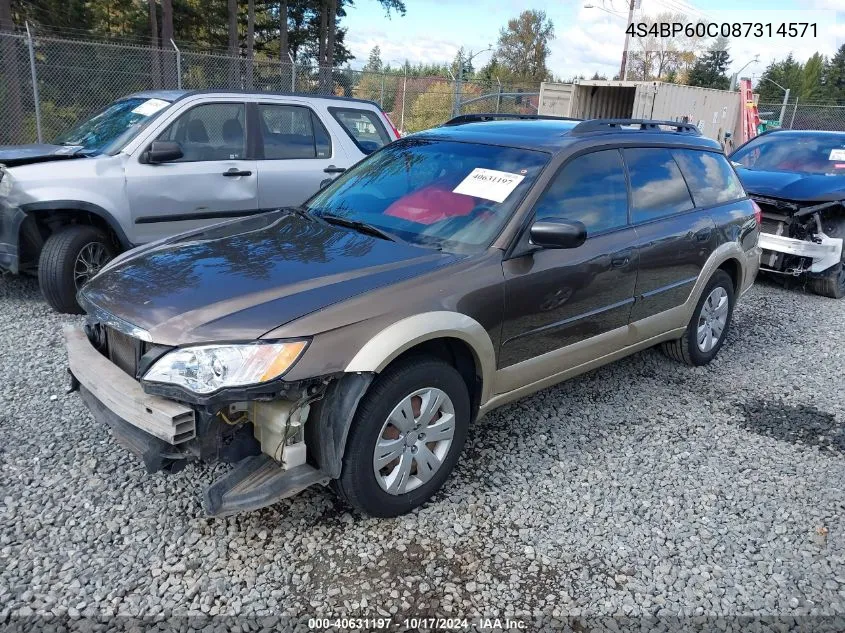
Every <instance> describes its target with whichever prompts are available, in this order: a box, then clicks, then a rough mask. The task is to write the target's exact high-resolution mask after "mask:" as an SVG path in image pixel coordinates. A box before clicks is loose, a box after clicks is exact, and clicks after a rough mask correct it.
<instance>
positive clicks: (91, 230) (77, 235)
mask: <svg viewBox="0 0 845 633" xmlns="http://www.w3.org/2000/svg"><path fill="white" fill-rule="evenodd" d="M114 256H115V252H114V247H113V246H112V245H111V242H110V241H109V239H108V237H107V236H106V234H105V233H103V232H102V231H101V230H100V229H97V228H95V227H93V226H86V225H82V224H74V225H72V226H67V227H65V228H63V229H60V230H58V231H56V232H55V233H53V234H52V235H51V236H50V237H49V238H47V241H46V242H45V243H44V248H42V249H41V256H40V258H39V260H38V284H39V285H40V286H41V293H42V294H43V295H44V298H45V299H46V300H47V303H49V304H50V306H51V307H52V308H53V309H54V310H56V311H58V312H65V313H67V314H82V308H80V307H79V304H78V303H77V302H76V293H77V291H78V290H79V289H80V288H81V287H82V286H83V285H84V284H85V283H86V282H87V281H88V280H89V279H91V278H92V277H93V276H94V275H96V274H97V273H98V272H100V269H101V268H102V267H103V266H105V265H106V263H108V262H109V261H110V260H111V259H112V258H113V257H114Z"/></svg>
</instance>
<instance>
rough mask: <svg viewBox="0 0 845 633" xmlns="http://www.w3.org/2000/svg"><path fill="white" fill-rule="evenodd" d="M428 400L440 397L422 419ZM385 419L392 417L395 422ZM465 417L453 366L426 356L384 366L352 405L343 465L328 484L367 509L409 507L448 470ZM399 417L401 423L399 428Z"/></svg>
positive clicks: (466, 403) (381, 511)
mask: <svg viewBox="0 0 845 633" xmlns="http://www.w3.org/2000/svg"><path fill="white" fill-rule="evenodd" d="M418 394H419V395H418ZM409 399H410V402H412V403H413V404H412V406H409V407H408V409H407V411H406V410H404V409H403V408H402V407H403V403H407V402H409ZM428 402H432V403H435V402H438V403H442V404H439V405H434V404H433V405H432V406H431V407H430V408H428V410H430V411H431V412H432V413H431V416H429V418H428V419H426V418H425V411H426V410H427V409H426V404H427V403H428ZM406 413H407V414H406ZM392 420H398V423H397V425H393V424H392V423H391V421H392ZM469 421H470V399H469V393H468V392H467V387H466V384H465V383H464V380H463V378H461V375H460V374H459V373H458V371H457V370H456V369H455V368H454V367H452V366H451V365H449V364H447V363H445V362H443V361H441V360H437V359H435V358H431V357H428V356H416V357H413V358H409V359H407V360H405V361H401V362H400V363H397V364H396V365H394V366H392V367H388V368H387V369H386V370H385V371H384V372H383V373H382V374H381V375H379V376H378V378H376V380H375V382H374V383H373V385H372V386H371V387H370V389H369V390H368V391H367V393H366V394H365V395H364V397H363V398H362V399H361V403H360V404H359V405H358V410H357V411H356V413H355V418H354V419H353V421H352V428H351V429H350V430H349V438H348V440H347V443H346V450H345V452H344V456H343V470H342V472H341V475H340V478H339V479H337V480H336V481H335V482H333V487H334V489H335V491H336V492H337V493H338V494H339V495H340V496H341V497H342V498H344V499H345V500H346V501H347V502H348V503H349V504H350V505H351V506H353V507H354V508H356V509H357V510H360V511H361V512H364V513H366V514H369V515H371V516H377V517H395V516H398V515H400V514H405V513H406V512H410V511H411V510H413V509H414V508H416V507H418V506H420V505H422V504H423V503H425V502H426V501H428V499H429V498H431V496H432V495H433V494H434V493H435V492H437V491H438V490H439V489H440V487H441V486H442V485H443V483H444V482H445V481H446V479H447V478H448V477H449V473H450V472H451V471H452V469H453V468H454V466H455V463H456V462H457V461H458V457H459V456H460V454H461V450H462V448H463V445H464V441H465V440H466V435H467V430H468V428H469ZM406 422H407V429H406V430H402V429H401V428H400V427H404V426H406V424H405V423H406ZM449 427H451V428H449ZM425 433H427V435H425ZM434 438H437V439H436V440H435V439H434ZM423 440H424V441H423ZM433 458H436V459H433ZM377 460H378V464H379V466H380V468H379V470H378V471H377V470H376V467H377ZM406 460H407V468H406V469H405V470H404V471H403V470H402V468H403V465H404V464H405V463H406ZM382 462H383V465H381V464H382ZM438 462H439V465H438ZM394 486H395V487H394ZM391 488H393V489H392V491H391Z"/></svg>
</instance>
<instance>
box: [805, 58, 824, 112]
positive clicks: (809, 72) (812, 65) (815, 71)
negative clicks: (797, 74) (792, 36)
mask: <svg viewBox="0 0 845 633" xmlns="http://www.w3.org/2000/svg"><path fill="white" fill-rule="evenodd" d="M826 61H827V60H825V58H824V56H823V55H821V54H819V53H815V54H814V55H813V56H812V57H810V59H808V60H807V63H806V64H804V70H803V72H802V73H801V91H800V93H799V94H800V99H801V101H804V102H809V103H817V102H818V101H819V100H821V99H823V98H824V96H825V94H824V93H825V87H824V85H822V81H823V79H824V70H825V67H826Z"/></svg>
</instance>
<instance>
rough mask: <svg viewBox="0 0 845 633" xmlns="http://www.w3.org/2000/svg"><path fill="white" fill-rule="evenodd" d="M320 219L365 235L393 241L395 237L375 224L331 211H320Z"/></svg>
mask: <svg viewBox="0 0 845 633" xmlns="http://www.w3.org/2000/svg"><path fill="white" fill-rule="evenodd" d="M317 217H319V218H320V219H321V220H325V221H326V222H328V223H329V224H336V225H337V226H345V227H348V228H350V229H354V230H356V231H358V232H359V233H366V234H367V235H373V236H375V237H380V238H381V239H383V240H388V241H390V242H395V241H396V238H395V237H394V236H392V235H391V234H390V233H387V232H386V231H382V230H381V229H380V228H378V227H377V226H373V225H372V224H367V223H366V222H361V221H360V220H350V219H349V218H345V217H343V216H341V215H332V214H331V213H321V214H320V215H319V216H317Z"/></svg>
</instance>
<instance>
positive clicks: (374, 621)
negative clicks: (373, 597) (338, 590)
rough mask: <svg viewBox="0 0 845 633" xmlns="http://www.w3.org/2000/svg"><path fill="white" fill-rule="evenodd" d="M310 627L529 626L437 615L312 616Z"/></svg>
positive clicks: (497, 628)
mask: <svg viewBox="0 0 845 633" xmlns="http://www.w3.org/2000/svg"><path fill="white" fill-rule="evenodd" d="M308 628H309V629H315V630H332V631H337V630H350V631H351V630H366V631H372V630H378V629H383V630H393V629H398V630H409V629H410V630H417V629H432V630H438V631H460V630H474V631H475V630H481V631H484V630H490V631H494V630H495V631H524V630H527V628H528V625H527V623H526V622H525V620H520V619H512V618H485V617H476V618H435V617H409V618H401V619H396V620H394V618H387V617H375V618H342V617H326V618H309V619H308Z"/></svg>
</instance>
